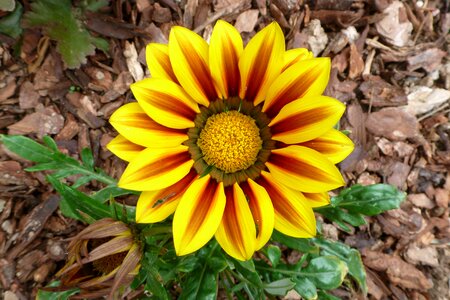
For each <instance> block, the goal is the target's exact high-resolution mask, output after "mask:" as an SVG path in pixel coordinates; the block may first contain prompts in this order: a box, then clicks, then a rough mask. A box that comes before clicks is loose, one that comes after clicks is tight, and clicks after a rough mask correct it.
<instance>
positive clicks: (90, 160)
mask: <svg viewBox="0 0 450 300" xmlns="http://www.w3.org/2000/svg"><path fill="white" fill-rule="evenodd" d="M81 161H82V162H83V165H84V166H85V167H86V168H87V169H88V170H91V171H94V156H93V155H92V152H91V149H89V148H84V149H83V150H81Z"/></svg>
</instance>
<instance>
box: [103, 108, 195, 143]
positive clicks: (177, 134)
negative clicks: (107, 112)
mask: <svg viewBox="0 0 450 300" xmlns="http://www.w3.org/2000/svg"><path fill="white" fill-rule="evenodd" d="M109 122H110V123H111V125H112V126H113V127H114V128H115V129H116V130H117V131H118V132H119V133H120V134H121V135H123V136H124V137H125V138H126V139H127V140H129V141H131V142H133V143H134V144H138V145H141V146H144V147H148V148H168V147H176V146H179V145H181V143H182V142H184V141H186V140H187V139H188V136H187V134H186V133H185V132H182V131H180V130H177V129H172V128H167V127H165V126H162V125H160V124H158V123H156V122H155V121H153V120H152V119H151V118H150V117H149V116H148V115H147V114H146V113H145V112H144V110H143V109H142V108H141V106H140V105H139V104H138V103H137V102H133V103H128V104H125V105H123V106H122V107H120V108H119V109H117V110H116V111H115V112H114V113H113V114H112V116H111V118H110V119H109Z"/></svg>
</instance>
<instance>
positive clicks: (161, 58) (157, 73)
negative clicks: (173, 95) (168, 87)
mask: <svg viewBox="0 0 450 300" xmlns="http://www.w3.org/2000/svg"><path fill="white" fill-rule="evenodd" d="M145 58H146V60H147V67H148V69H149V70H150V74H151V75H152V77H154V78H163V79H168V80H171V81H173V82H178V80H177V78H176V77H175V74H174V73H173V70H172V65H171V64H170V59H169V47H167V45H164V44H157V43H150V44H148V45H147V47H146V48H145Z"/></svg>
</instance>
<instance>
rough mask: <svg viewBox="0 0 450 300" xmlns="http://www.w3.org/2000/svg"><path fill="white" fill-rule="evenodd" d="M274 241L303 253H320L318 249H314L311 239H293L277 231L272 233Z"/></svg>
mask: <svg viewBox="0 0 450 300" xmlns="http://www.w3.org/2000/svg"><path fill="white" fill-rule="evenodd" d="M272 240H274V241H276V242H278V243H281V244H283V245H286V246H288V247H289V248H291V249H295V250H298V251H300V252H303V253H309V252H318V248H317V247H314V246H313V245H312V244H311V241H310V240H309V239H299V238H293V237H290V236H287V235H284V234H282V233H280V232H278V231H276V230H274V231H273V233H272Z"/></svg>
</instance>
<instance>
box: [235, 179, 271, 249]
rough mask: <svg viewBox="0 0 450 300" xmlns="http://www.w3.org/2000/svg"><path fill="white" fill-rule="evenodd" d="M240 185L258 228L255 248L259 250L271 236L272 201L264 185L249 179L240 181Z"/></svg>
mask: <svg viewBox="0 0 450 300" xmlns="http://www.w3.org/2000/svg"><path fill="white" fill-rule="evenodd" d="M241 187H242V189H243V191H244V193H245V196H246V197H247V199H248V204H249V206H250V209H251V211H252V214H253V219H254V220H255V223H256V225H257V228H258V235H257V237H256V249H255V250H259V249H261V248H262V247H264V246H265V245H266V243H267V242H268V241H269V239H270V237H271V236H272V231H273V226H274V222H275V219H274V218H275V217H274V210H273V205H272V201H271V200H270V197H269V194H267V191H266V190H265V189H264V187H262V186H260V185H259V184H257V183H256V182H254V181H253V180H251V179H247V182H243V183H241Z"/></svg>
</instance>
